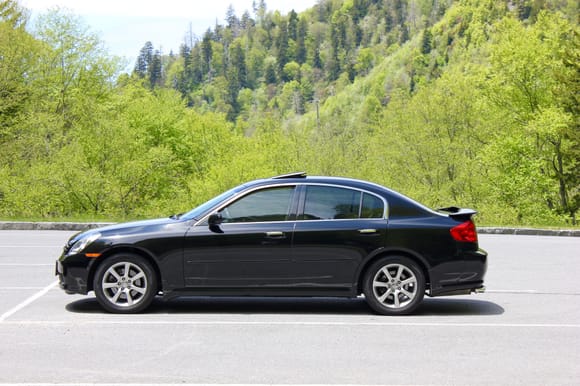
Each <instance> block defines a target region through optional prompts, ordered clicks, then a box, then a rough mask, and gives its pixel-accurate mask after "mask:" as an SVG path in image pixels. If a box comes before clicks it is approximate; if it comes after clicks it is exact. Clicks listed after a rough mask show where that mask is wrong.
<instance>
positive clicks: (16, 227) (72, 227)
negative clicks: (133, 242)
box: [0, 221, 115, 231]
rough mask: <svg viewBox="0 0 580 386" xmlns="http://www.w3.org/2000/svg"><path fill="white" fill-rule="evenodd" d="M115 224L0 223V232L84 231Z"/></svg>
mask: <svg viewBox="0 0 580 386" xmlns="http://www.w3.org/2000/svg"><path fill="white" fill-rule="evenodd" d="M113 224H115V223H112V222H111V223H109V222H95V223H79V222H24V221H22V222H19V221H0V230H2V231H85V230H87V229H94V228H100V227H104V226H107V225H113Z"/></svg>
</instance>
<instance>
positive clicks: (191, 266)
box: [184, 185, 295, 290]
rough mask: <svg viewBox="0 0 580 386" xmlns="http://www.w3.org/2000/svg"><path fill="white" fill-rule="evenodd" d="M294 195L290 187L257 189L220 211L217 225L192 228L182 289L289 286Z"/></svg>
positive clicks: (186, 253) (187, 240)
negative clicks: (184, 287) (185, 286)
mask: <svg viewBox="0 0 580 386" xmlns="http://www.w3.org/2000/svg"><path fill="white" fill-rule="evenodd" d="M294 193H295V186H292V185H290V186H279V187H273V188H263V189H258V190H255V191H252V192H250V193H248V194H246V195H244V196H243V197H241V198H240V199H238V200H236V201H234V202H232V203H230V204H228V205H226V206H225V207H223V208H221V209H220V211H219V215H220V217H221V220H220V224H219V225H214V226H209V225H208V224H206V223H201V224H198V225H196V226H194V227H192V228H191V229H190V230H189V231H188V232H187V234H186V237H185V248H184V279H185V284H186V285H187V286H190V287H211V288H216V289H217V288H223V289H226V290H227V289H234V288H235V289H243V288H264V287H266V288H272V287H277V286H286V285H288V284H290V283H292V276H293V275H292V272H291V271H292V251H291V246H292V236H293V231H294V223H295V222H294V218H293V216H292V213H291V212H292V207H293V203H294V199H295V197H294V196H295V195H294Z"/></svg>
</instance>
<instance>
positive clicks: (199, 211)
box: [181, 185, 245, 220]
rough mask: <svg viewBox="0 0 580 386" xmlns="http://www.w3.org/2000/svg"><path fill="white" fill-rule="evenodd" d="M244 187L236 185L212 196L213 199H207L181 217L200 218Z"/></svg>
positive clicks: (188, 218) (187, 218) (185, 218)
mask: <svg viewBox="0 0 580 386" xmlns="http://www.w3.org/2000/svg"><path fill="white" fill-rule="evenodd" d="M244 188H245V185H241V186H236V187H235V188H233V189H230V190H228V191H226V192H224V193H222V194H220V195H219V196H216V197H214V198H212V199H211V200H209V201H207V202H206V203H204V204H201V205H200V206H198V207H197V208H195V209H193V210H191V211H190V212H187V213H186V214H184V215H183V216H182V217H181V218H182V219H184V220H191V219H194V220H199V219H200V218H201V216H203V214H204V213H206V212H207V211H208V210H210V209H211V208H213V207H214V206H216V205H218V204H219V203H220V202H222V201H225V200H227V199H228V198H230V197H232V196H234V195H235V194H236V193H238V192H240V191H242V190H243V189H244Z"/></svg>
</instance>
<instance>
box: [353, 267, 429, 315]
mask: <svg viewBox="0 0 580 386" xmlns="http://www.w3.org/2000/svg"><path fill="white" fill-rule="evenodd" d="M363 292H364V294H365V299H366V301H367V303H368V305H369V306H370V307H371V308H372V309H373V310H374V311H375V312H376V313H378V314H382V315H407V314H410V313H412V312H413V311H415V309H416V308H417V307H418V306H419V304H420V303H421V301H422V300H423V296H424V295H425V276H424V275H423V271H422V270H421V268H419V266H418V265H417V264H416V263H415V262H414V261H413V260H411V259H409V258H407V257H403V256H389V257H383V258H381V259H379V260H377V261H375V262H374V263H373V264H372V265H371V266H370V267H369V269H368V270H367V271H366V273H365V277H364V282H363Z"/></svg>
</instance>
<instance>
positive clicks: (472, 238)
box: [451, 220, 477, 243]
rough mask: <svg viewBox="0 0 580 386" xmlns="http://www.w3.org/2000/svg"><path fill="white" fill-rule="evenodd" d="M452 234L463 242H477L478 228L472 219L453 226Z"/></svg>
mask: <svg viewBox="0 0 580 386" xmlns="http://www.w3.org/2000/svg"><path fill="white" fill-rule="evenodd" d="M451 236H452V237H453V238H454V239H455V240H457V241H461V242H463V243H477V230H476V229H475V224H474V223H473V221H471V220H468V221H466V222H464V223H461V224H459V225H457V226H455V227H453V228H451Z"/></svg>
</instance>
